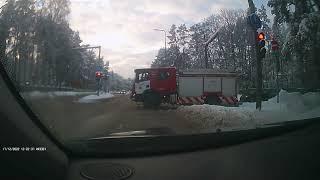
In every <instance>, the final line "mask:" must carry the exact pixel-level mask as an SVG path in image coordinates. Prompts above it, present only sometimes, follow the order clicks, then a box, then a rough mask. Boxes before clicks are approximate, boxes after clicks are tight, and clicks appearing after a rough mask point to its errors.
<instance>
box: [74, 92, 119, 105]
mask: <svg viewBox="0 0 320 180" xmlns="http://www.w3.org/2000/svg"><path fill="white" fill-rule="evenodd" d="M112 97H114V95H112V94H110V93H101V94H100V96H97V95H89V96H85V97H82V98H80V99H79V100H78V102H79V103H94V102H97V101H99V100H103V99H109V98H112Z"/></svg>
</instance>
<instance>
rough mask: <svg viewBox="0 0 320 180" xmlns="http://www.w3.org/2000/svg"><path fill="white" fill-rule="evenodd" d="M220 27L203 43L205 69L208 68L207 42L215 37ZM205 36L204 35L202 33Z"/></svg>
mask: <svg viewBox="0 0 320 180" xmlns="http://www.w3.org/2000/svg"><path fill="white" fill-rule="evenodd" d="M220 30H221V28H219V29H218V30H217V31H216V32H215V33H214V34H213V35H212V36H211V37H210V38H209V39H208V41H207V42H205V43H204V53H205V54H204V59H205V66H206V69H208V64H209V58H208V48H209V44H210V43H211V42H212V41H213V40H214V39H216V38H217V36H218V34H219V32H220ZM204 37H205V35H204Z"/></svg>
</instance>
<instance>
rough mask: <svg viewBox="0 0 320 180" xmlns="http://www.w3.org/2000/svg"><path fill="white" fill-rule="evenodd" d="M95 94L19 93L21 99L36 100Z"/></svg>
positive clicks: (75, 92)
mask: <svg viewBox="0 0 320 180" xmlns="http://www.w3.org/2000/svg"><path fill="white" fill-rule="evenodd" d="M94 93H95V92H79V91H50V92H40V91H31V92H22V93H20V94H21V95H22V97H24V98H28V99H37V98H46V97H49V98H54V97H58V96H81V95H89V94H94Z"/></svg>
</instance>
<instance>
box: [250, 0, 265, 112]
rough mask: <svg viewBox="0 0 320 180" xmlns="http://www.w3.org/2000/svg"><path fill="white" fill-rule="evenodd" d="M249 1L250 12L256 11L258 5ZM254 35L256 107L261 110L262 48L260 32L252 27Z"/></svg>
mask: <svg viewBox="0 0 320 180" xmlns="http://www.w3.org/2000/svg"><path fill="white" fill-rule="evenodd" d="M248 3H249V14H254V13H255V12H256V7H255V5H254V3H253V0H248ZM252 30H253V32H252V36H253V38H254V46H255V47H254V49H255V50H256V58H257V82H256V86H257V87H256V89H257V90H256V109H259V110H260V111H261V106H262V59H263V57H261V55H260V48H259V44H258V41H257V36H258V33H257V31H256V29H255V28H253V27H252Z"/></svg>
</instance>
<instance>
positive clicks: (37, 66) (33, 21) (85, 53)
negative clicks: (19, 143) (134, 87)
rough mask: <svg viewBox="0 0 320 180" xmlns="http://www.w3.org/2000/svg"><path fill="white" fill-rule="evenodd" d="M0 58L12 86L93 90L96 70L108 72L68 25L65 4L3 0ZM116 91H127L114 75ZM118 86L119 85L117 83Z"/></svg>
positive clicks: (47, 0) (59, 0) (46, 0)
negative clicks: (12, 83)
mask: <svg viewBox="0 0 320 180" xmlns="http://www.w3.org/2000/svg"><path fill="white" fill-rule="evenodd" d="M0 8H1V10H0V57H1V63H2V64H3V65H4V67H5V69H6V70H7V72H8V74H9V76H10V77H11V79H12V81H13V82H14V83H15V85H16V86H17V87H18V88H19V87H24V86H26V85H30V86H31V85H32V86H49V87H74V88H82V89H92V88H95V72H96V71H101V70H103V69H104V68H106V64H105V63H104V61H105V60H104V58H103V57H101V58H100V59H99V58H98V56H97V51H95V50H92V49H77V48H79V47H80V46H81V47H86V46H89V45H81V43H82V40H81V38H80V35H79V32H77V31H74V30H72V29H71V27H70V24H69V22H68V16H69V14H70V1H69V0H7V1H5V2H4V4H3V5H2V7H0ZM113 74H114V75H113V76H112V77H113V78H114V79H113V81H112V82H111V83H113V82H114V83H113V84H114V89H115V90H121V89H129V88H130V87H131V85H128V84H130V83H129V82H130V81H128V80H127V79H124V78H122V77H121V76H119V75H118V74H116V73H113ZM115 82H117V83H115Z"/></svg>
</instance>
